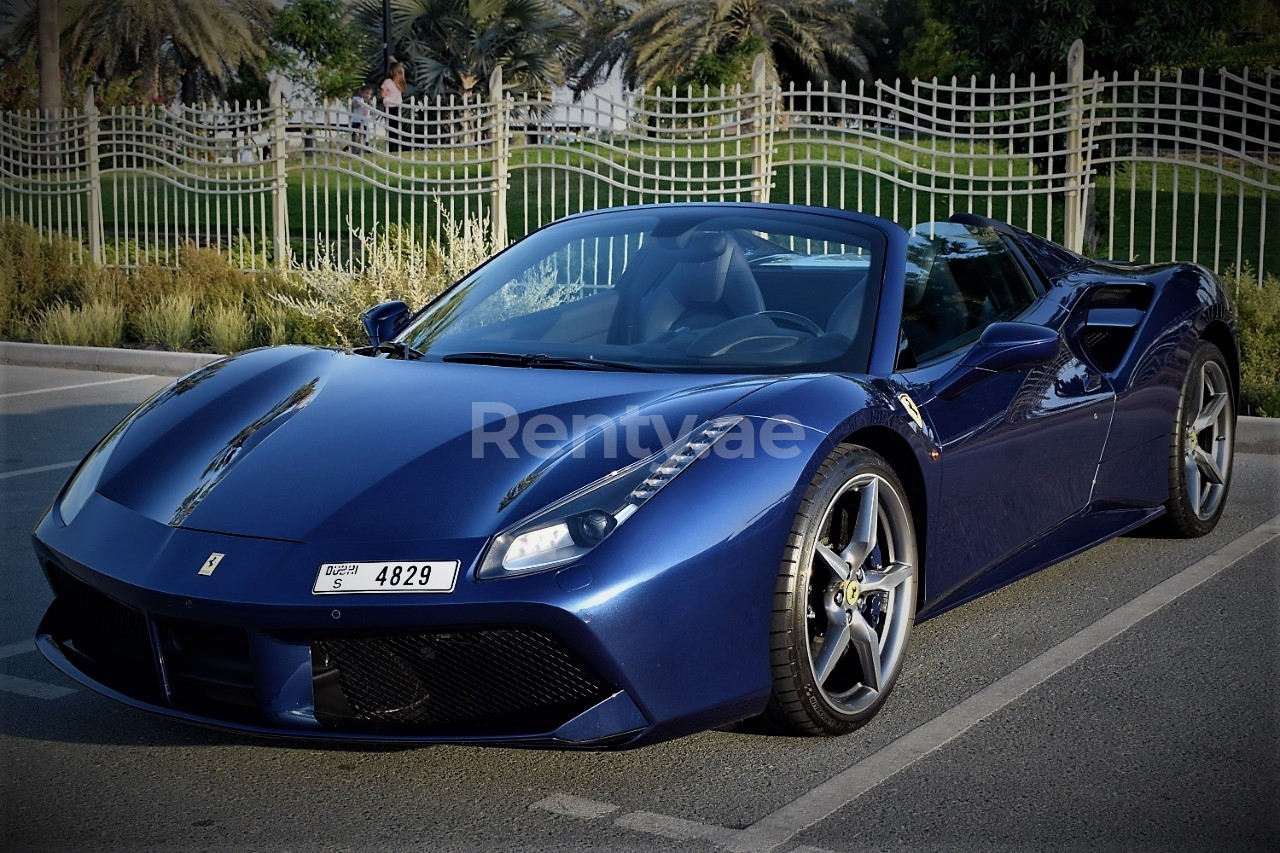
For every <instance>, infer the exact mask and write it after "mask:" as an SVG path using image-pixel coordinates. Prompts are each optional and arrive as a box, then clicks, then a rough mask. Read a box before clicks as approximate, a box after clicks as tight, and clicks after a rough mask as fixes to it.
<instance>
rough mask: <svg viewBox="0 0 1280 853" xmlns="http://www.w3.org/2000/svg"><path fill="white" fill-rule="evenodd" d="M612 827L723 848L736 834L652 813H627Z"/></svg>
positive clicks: (727, 830) (710, 825)
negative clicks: (697, 840)
mask: <svg viewBox="0 0 1280 853" xmlns="http://www.w3.org/2000/svg"><path fill="white" fill-rule="evenodd" d="M613 825H614V826H620V827H622V828H623V829H631V830H635V831H636V832H646V833H648V834H649V835H659V836H662V837H663V838H672V839H675V840H676V841H692V840H694V839H696V838H699V839H703V840H705V841H711V842H714V843H715V844H717V845H718V846H721V847H723V846H725V845H726V844H728V843H729V842H731V841H732V840H733V839H734V837H735V836H736V835H737V834H738V833H737V831H736V830H733V829H729V828H728V827H724V826H716V825H714V824H709V823H699V822H698V821H696V820H685V819H684V818H682V817H671V816H670V815H664V814H654V813H653V812H628V813H626V814H624V815H622V816H621V817H619V818H618V819H617V820H615V821H614V822H613Z"/></svg>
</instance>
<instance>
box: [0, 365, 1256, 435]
mask: <svg viewBox="0 0 1280 853" xmlns="http://www.w3.org/2000/svg"><path fill="white" fill-rule="evenodd" d="M220 358H222V356H220V355H213V354H211V353H203V352H156V351H155V350H141V349H114V348H111V347H67V346H57V345H54V344H25V343H17V342H14V341H0V364H19V365H25V366H28V367H59V368H63V369H65V370H101V371H104V372H108V373H150V374H154V375H156V376H184V375H186V374H188V373H190V372H191V371H193V370H195V369H196V368H199V367H204V366H205V365H206V364H208V363H209V362H211V361H217V360H218V359H220ZM1236 452H1237V453H1270V454H1280V418H1254V417H1242V418H1240V420H1239V423H1238V424H1237V425H1236Z"/></svg>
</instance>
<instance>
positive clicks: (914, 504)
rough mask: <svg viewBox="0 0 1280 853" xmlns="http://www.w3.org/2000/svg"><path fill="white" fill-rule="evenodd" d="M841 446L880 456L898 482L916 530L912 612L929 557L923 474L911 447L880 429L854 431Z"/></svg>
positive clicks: (918, 600) (920, 598)
mask: <svg viewBox="0 0 1280 853" xmlns="http://www.w3.org/2000/svg"><path fill="white" fill-rule="evenodd" d="M840 443H841V444H857V445H860V446H862V447H865V448H867V449H868V450H874V451H875V452H876V453H879V454H880V455H881V456H883V457H884V460H885V461H886V462H888V463H889V467H890V468H892V469H893V472H894V473H895V474H897V475H898V479H899V480H901V481H902V487H903V488H904V489H906V491H907V501H908V503H909V504H910V505H911V521H912V523H913V524H914V525H915V528H916V550H917V551H918V554H919V556H918V562H919V564H920V565H919V569H920V575H919V583H920V594H919V595H917V596H916V610H919V609H920V603H921V602H922V601H924V599H925V598H926V595H925V590H926V588H927V580H926V578H927V574H926V568H927V566H928V556H929V545H928V543H929V525H928V518H929V513H928V492H927V490H926V489H925V483H924V472H923V471H922V470H921V468H920V462H919V460H918V459H917V458H916V453H915V451H914V450H913V449H912V448H911V445H910V444H909V443H908V442H907V440H906V439H905V438H903V437H902V436H901V435H900V434H899V433H897V432H895V431H894V430H892V429H890V428H888V427H884V426H866V427H861V428H859V429H856V430H854V431H853V432H851V433H850V434H849V435H847V436H845V437H844V439H842V440H841V441H840Z"/></svg>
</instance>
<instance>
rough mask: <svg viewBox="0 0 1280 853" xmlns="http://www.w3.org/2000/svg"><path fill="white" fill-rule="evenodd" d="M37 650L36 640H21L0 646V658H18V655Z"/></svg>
mask: <svg viewBox="0 0 1280 853" xmlns="http://www.w3.org/2000/svg"><path fill="white" fill-rule="evenodd" d="M35 650H36V641H35V640H19V641H18V642H16V643H9V644H7V645H3V646H0V660H4V659H5V658H16V657H17V656H18V655H25V654H26V653H27V652H34V651H35Z"/></svg>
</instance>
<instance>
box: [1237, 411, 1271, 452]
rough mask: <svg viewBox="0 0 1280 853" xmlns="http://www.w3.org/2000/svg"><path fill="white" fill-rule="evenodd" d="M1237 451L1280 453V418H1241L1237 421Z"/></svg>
mask: <svg viewBox="0 0 1280 853" xmlns="http://www.w3.org/2000/svg"><path fill="white" fill-rule="evenodd" d="M1236 453H1269V454H1272V455H1273V456H1274V455H1280V418H1254V417H1242V418H1240V419H1239V420H1238V421H1237V422H1236Z"/></svg>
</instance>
